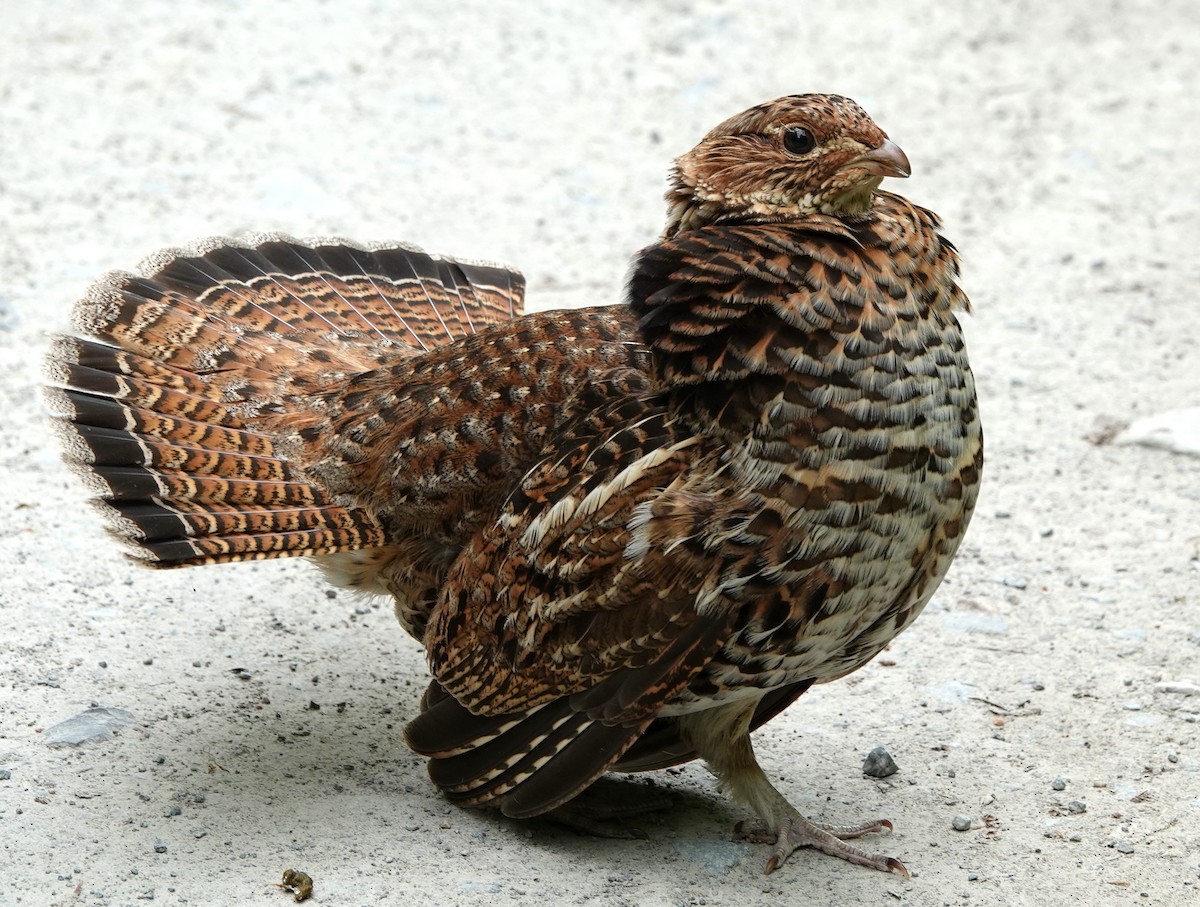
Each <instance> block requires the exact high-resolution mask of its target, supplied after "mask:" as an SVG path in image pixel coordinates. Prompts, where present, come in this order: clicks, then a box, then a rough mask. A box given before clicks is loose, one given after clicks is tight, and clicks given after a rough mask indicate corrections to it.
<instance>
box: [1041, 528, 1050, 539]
mask: <svg viewBox="0 0 1200 907" xmlns="http://www.w3.org/2000/svg"><path fill="white" fill-rule="evenodd" d="M1039 535H1041V537H1042V538H1044V539H1048V538H1050V536H1052V535H1054V530H1053V529H1052V528H1051V527H1049V526H1047V527H1046V528H1045V529H1043V530H1042V531H1041V532H1040V533H1039Z"/></svg>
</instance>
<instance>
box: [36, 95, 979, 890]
mask: <svg viewBox="0 0 1200 907" xmlns="http://www.w3.org/2000/svg"><path fill="white" fill-rule="evenodd" d="M909 174H910V164H909V162H908V159H907V157H906V156H905V154H904V152H903V151H902V150H901V149H900V147H899V146H898V145H897V144H896V143H895V142H893V141H892V140H891V139H889V138H888V136H887V134H886V133H885V132H883V130H882V129H880V127H879V126H877V125H876V124H875V122H874V121H873V120H872V119H871V117H870V116H869V115H868V114H867V113H866V112H865V111H864V110H863V109H862V108H861V107H859V106H858V104H856V103H855V102H853V101H852V100H850V99H848V98H845V97H842V96H839V95H831V94H800V95H790V96H786V97H782V98H779V99H777V100H773V101H769V102H766V103H763V104H759V105H757V106H755V107H751V108H749V109H748V110H745V111H744V112H742V113H739V114H737V115H735V116H733V117H731V118H729V119H727V120H726V121H724V122H722V123H721V124H720V125H718V126H717V127H716V128H714V129H713V130H712V131H710V132H709V133H707V135H705V136H704V137H703V138H702V139H701V140H700V141H699V143H698V144H697V145H696V146H695V147H694V148H692V150H690V151H688V152H686V153H684V154H683V155H681V156H680V157H678V158H677V159H676V160H675V162H674V167H673V168H672V169H671V171H670V176H669V184H668V190H667V193H666V202H667V221H666V225H665V228H664V229H663V232H662V234H661V236H660V237H659V238H658V239H657V240H656V241H654V242H653V243H651V244H650V245H648V246H647V247H646V248H644V249H642V250H641V251H639V252H637V253H636V254H635V255H634V256H633V259H632V263H631V266H630V271H629V276H628V278H627V282H626V285H625V289H624V294H623V297H622V298H621V299H619V300H613V301H608V302H607V304H601V305H596V306H593V307H589V308H580V309H570V310H561V311H540V312H534V313H531V314H525V313H524V296H525V281H524V278H523V277H522V275H521V273H520V272H518V271H516V270H514V269H511V268H509V267H507V266H504V265H499V264H494V263H489V262H482V261H474V260H468V259H456V258H452V257H445V256H438V255H434V254H430V253H426V252H424V251H422V250H421V249H419V248H417V247H415V246H410V245H406V244H403V243H381V244H358V243H354V242H351V241H349V240H345V239H339V238H323V239H321V238H319V239H313V240H300V239H295V238H293V237H290V236H287V235H283V234H252V235H249V236H244V237H242V238H240V239H229V238H215V239H210V240H205V241H201V242H199V243H195V244H193V245H191V246H186V247H180V248H171V249H166V250H164V251H162V252H159V253H157V254H156V255H153V256H151V257H150V258H149V259H147V260H146V261H144V262H143V263H142V264H141V266H140V267H139V268H138V269H137V271H136V272H125V271H115V272H110V273H108V274H106V275H104V276H103V277H101V278H100V279H99V280H98V281H96V283H95V284H93V285H92V287H91V288H90V289H89V290H88V291H87V292H86V294H85V295H84V296H83V298H82V299H81V300H80V301H79V302H77V303H76V305H75V308H74V310H73V313H72V320H71V325H72V331H71V333H64V334H60V335H57V336H56V337H55V338H54V339H53V341H52V342H51V345H50V349H49V351H48V353H47V357H46V362H47V382H46V384H47V390H46V395H47V400H48V402H49V406H50V409H51V414H52V415H53V416H54V418H55V419H56V424H57V428H58V433H59V435H60V436H61V438H62V442H63V447H64V454H65V458H66V460H67V461H68V463H69V464H70V465H72V466H73V467H74V468H75V469H76V470H77V471H78V472H79V474H80V475H81V476H83V478H84V481H85V483H86V484H87V486H88V488H89V489H90V490H91V492H92V493H93V495H94V497H95V504H96V506H97V507H98V508H99V509H100V510H101V512H102V513H103V515H104V517H105V518H106V520H107V525H108V527H109V529H110V530H111V532H112V533H113V534H114V535H115V536H116V537H117V538H118V539H119V540H120V541H121V542H122V543H124V544H125V545H126V547H127V548H128V549H129V551H130V553H131V554H132V555H133V556H134V557H136V558H139V559H141V560H142V561H144V562H145V563H147V564H149V565H151V566H156V567H182V566H195V565H207V564H218V563H228V562H236V561H250V560H259V559H266V558H276V557H290V556H307V557H310V558H312V559H313V560H314V561H315V562H316V563H317V564H318V565H319V566H320V567H321V568H322V570H323V571H324V573H325V575H326V577H327V578H328V579H329V580H330V581H332V582H334V583H336V584H338V585H341V586H347V587H350V588H353V589H357V590H360V591H362V592H365V593H372V594H380V595H384V596H387V597H389V598H390V599H391V600H392V602H393V603H394V608H395V613H396V616H397V618H398V619H399V622H400V624H401V625H402V626H403V628H404V629H405V630H406V631H407V632H408V633H409V634H410V635H411V636H412V637H414V638H415V639H416V640H417V642H418V643H420V644H421V645H422V646H423V647H424V651H425V656H426V659H427V662H428V665H429V669H430V672H431V675H432V679H431V681H430V684H429V687H428V689H427V690H426V692H425V694H424V696H423V697H422V699H421V702H420V705H419V711H418V713H417V714H416V715H415V717H413V718H412V720H411V721H410V722H409V723H408V725H407V727H406V734H405V736H406V741H407V743H408V745H409V746H410V747H411V748H412V749H413V750H414V751H415V752H417V753H419V754H422V755H424V756H427V757H428V758H429V762H428V768H429V774H430V776H431V779H432V781H433V783H434V784H435V785H436V786H437V787H438V788H439V789H440V790H441V791H442V792H443V794H444V795H445V796H446V797H447V798H448V799H449V800H450V801H452V802H454V803H458V804H462V805H464V806H479V807H493V808H498V809H499V810H500V811H501V812H502V813H504V814H505V815H507V816H511V817H515V818H529V817H533V816H539V815H543V814H549V815H556V814H559V813H569V811H570V808H571V804H572V802H573V801H574V799H575V798H576V797H577V796H578V795H579V794H580V793H581V792H583V791H585V790H586V789H587V788H588V787H589V786H591V785H592V784H593V783H594V782H596V781H597V780H598V779H599V778H600V777H601V776H603V775H605V774H606V773H608V772H638V771H650V770H654V769H660V768H664V767H668V766H672V765H676V764H679V763H683V762H687V761H689V760H693V759H697V758H699V759H702V760H703V761H704V762H705V763H707V765H708V767H709V768H710V769H711V770H712V772H713V773H714V775H715V777H716V779H717V782H718V787H719V789H720V790H721V791H722V792H724V793H726V794H728V795H729V796H731V797H732V799H733V800H734V801H735V802H737V803H738V804H740V805H741V806H743V807H746V808H748V809H749V810H751V811H752V812H753V813H754V814H755V816H756V819H755V820H754V821H753V822H752V823H749V824H747V825H745V826H744V827H743V829H742V834H743V835H744V836H745V837H747V838H749V839H751V840H755V841H762V842H766V843H767V844H769V845H770V848H771V850H770V855H769V858H768V860H767V862H766V864H765V867H764V868H765V871H767V872H772V871H774V870H775V869H777V868H778V867H779V866H780V865H782V864H783V863H784V862H785V861H786V860H787V859H788V858H789V856H790V855H791V854H793V853H794V852H795V851H796V850H798V849H800V848H805V847H811V848H814V849H816V850H818V851H822V852H824V853H826V854H829V855H832V856H835V857H839V858H842V859H844V860H847V861H849V862H851V863H855V864H860V865H863V866H867V867H872V868H875V869H878V870H882V871H885V872H897V873H900V874H902V875H905V876H907V875H908V871H907V869H906V867H905V865H904V864H903V862H901V861H900V860H899V859H896V858H894V857H889V856H883V855H879V854H875V853H871V852H869V851H867V850H864V849H861V848H860V846H859V843H858V842H857V841H856V839H857V838H860V837H861V836H863V835H866V834H869V833H874V832H880V831H885V830H886V831H890V830H891V829H892V823H891V822H890V821H889V820H887V819H873V820H870V821H866V822H860V823H858V824H850V825H836V824H828V825H826V824H822V823H820V822H817V821H815V820H813V819H810V818H808V817H805V816H803V815H801V813H800V812H799V811H798V810H797V809H796V808H795V807H793V806H792V805H791V804H790V803H789V802H788V800H787V799H786V797H785V796H784V794H783V793H781V792H780V791H779V790H778V789H777V788H776V787H775V786H774V785H773V784H772V783H771V781H770V780H769V779H768V777H767V775H766V773H765V772H764V771H763V769H762V768H761V766H760V765H759V762H758V759H757V756H756V755H755V752H754V749H753V747H752V743H751V733H752V732H753V731H755V730H756V729H757V728H759V727H760V726H761V725H763V724H764V723H765V722H767V721H769V720H771V719H772V718H774V717H775V716H777V715H778V714H779V713H780V712H782V711H783V710H784V709H786V708H787V707H789V706H790V705H792V704H793V703H794V702H795V701H796V700H797V699H798V698H799V697H800V696H801V695H802V694H803V693H804V692H805V691H806V690H808V689H809V688H810V687H811V686H812V685H813V684H818V683H828V682H831V681H834V680H837V679H839V678H842V677H845V676H846V675H848V674H850V673H851V672H853V671H856V670H858V669H859V668H861V667H863V666H864V665H866V664H867V663H868V662H870V661H871V660H872V659H873V658H874V657H875V656H876V655H877V654H878V653H879V652H881V651H882V650H883V649H884V648H885V647H886V646H888V644H889V643H890V642H891V641H892V640H893V639H894V638H895V637H896V635H897V634H899V633H900V632H902V631H903V630H904V629H905V628H907V627H908V626H909V625H910V624H911V623H912V622H913V620H914V619H915V618H916V617H917V616H918V614H919V613H920V612H921V610H922V608H923V607H924V606H925V604H926V603H927V602H928V601H929V599H930V597H931V596H932V595H933V593H934V590H935V589H936V588H937V587H938V585H939V583H940V582H941V581H942V579H943V577H944V576H945V574H946V572H947V569H948V568H949V566H950V563H951V561H952V559H953V558H954V556H955V553H956V550H957V549H958V547H959V545H960V543H961V541H962V539H963V536H964V533H965V532H966V530H967V526H968V524H969V521H970V518H971V514H972V511H973V509H974V506H975V501H976V497H977V494H978V488H979V482H980V475H981V469H982V465H983V441H982V431H981V428H980V420H979V412H978V404H977V400H976V393H975V386H974V379H973V377H972V373H971V369H970V365H969V362H968V359H967V354H966V349H965V346H964V339H963V332H962V329H961V326H960V323H959V315H960V314H961V313H964V312H968V311H970V304H969V301H968V299H967V296H966V294H965V292H964V291H963V290H962V288H961V286H960V277H959V263H958V254H957V251H956V249H955V247H954V245H953V244H952V243H951V242H950V241H949V240H948V239H946V238H945V237H944V236H943V235H942V232H941V224H940V221H939V219H938V217H937V216H936V215H935V214H933V213H932V212H931V211H929V210H926V209H924V208H922V207H919V206H918V205H916V204H914V203H912V202H910V201H908V200H907V199H905V198H904V197H902V196H900V195H896V194H893V193H891V192H888V191H885V190H882V189H881V188H880V185H881V183H882V181H883V180H884V179H885V178H888V177H893V178H903V177H907V176H908V175H909Z"/></svg>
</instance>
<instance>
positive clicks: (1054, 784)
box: [1050, 778, 1067, 790]
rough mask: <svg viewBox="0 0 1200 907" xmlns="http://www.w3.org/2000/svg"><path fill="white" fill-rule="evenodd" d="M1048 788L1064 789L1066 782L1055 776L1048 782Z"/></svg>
mask: <svg viewBox="0 0 1200 907" xmlns="http://www.w3.org/2000/svg"><path fill="white" fill-rule="evenodd" d="M1050 789H1051V790H1066V789H1067V782H1066V781H1064V780H1063V779H1062V778H1055V779H1054V780H1053V781H1051V782H1050Z"/></svg>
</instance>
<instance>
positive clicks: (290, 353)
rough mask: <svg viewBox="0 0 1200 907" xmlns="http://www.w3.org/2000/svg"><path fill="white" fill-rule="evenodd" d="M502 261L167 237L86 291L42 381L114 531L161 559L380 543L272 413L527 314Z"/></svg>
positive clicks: (73, 458) (325, 550) (519, 288)
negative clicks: (302, 460)
mask: <svg viewBox="0 0 1200 907" xmlns="http://www.w3.org/2000/svg"><path fill="white" fill-rule="evenodd" d="M523 286H524V285H523V281H522V278H521V276H520V275H519V274H517V273H516V272H514V271H511V270H509V269H507V268H504V267H501V266H498V265H489V264H484V263H471V262H460V261H455V260H453V259H444V258H438V257H435V256H431V255H427V254H425V253H423V252H421V251H420V250H418V249H415V248H411V247H407V246H401V245H390V246H358V245H354V244H351V243H346V242H343V241H339V240H317V241H311V242H304V241H299V240H295V239H292V238H290V237H286V236H282V235H277V234H271V235H262V236H257V237H251V238H249V239H247V240H245V241H241V242H237V241H231V240H227V239H212V240H206V241H204V242H201V243H198V244H196V245H195V246H192V247H189V248H186V249H167V250H164V251H162V252H159V253H157V254H156V255H153V256H151V257H150V258H148V259H147V260H146V261H144V262H143V264H142V265H141V267H140V269H139V273H137V274H131V273H125V272H111V273H109V274H107V275H105V276H104V277H103V278H101V279H100V280H99V281H97V283H96V284H95V285H93V287H92V288H91V289H90V290H89V291H88V293H87V294H86V296H85V297H84V298H83V299H82V300H80V302H79V303H77V305H76V307H75V310H74V313H73V317H72V322H73V325H74V327H75V329H76V330H77V331H78V332H79V333H80V334H81V335H84V336H78V337H59V338H57V339H56V340H55V341H54V343H53V344H52V346H51V348H50V351H49V354H48V356H47V375H48V379H49V383H50V384H51V385H52V387H51V388H50V389H49V390H48V392H47V397H48V400H49V402H50V406H51V409H52V411H53V413H54V414H55V415H56V416H57V417H58V420H59V422H60V425H61V428H62V431H61V434H62V436H63V440H64V445H65V448H66V456H67V459H68V461H69V462H71V464H72V465H73V466H74V467H75V468H76V469H77V470H78V471H80V472H81V473H82V474H83V475H84V477H85V481H86V482H87V483H88V485H89V487H90V488H91V489H92V490H93V491H94V493H95V494H96V496H97V498H98V499H99V500H98V505H99V507H100V508H101V510H102V511H103V512H104V513H105V514H106V515H107V516H108V518H109V525H110V528H111V529H112V531H113V532H114V534H116V535H117V536H119V537H120V538H121V539H122V540H123V541H125V542H127V543H129V544H131V545H132V546H133V547H134V549H135V551H134V553H135V554H136V555H137V556H139V557H142V558H145V559H147V560H149V561H150V562H151V563H154V564H157V565H160V566H181V565H188V564H202V563H216V562H222V561H236V560H250V559H257V558H265V557H282V556H289V555H299V554H310V555H325V554H334V553H338V552H345V551H355V550H362V549H372V548H379V547H381V546H383V545H385V544H386V539H385V537H384V533H383V530H382V529H381V527H380V525H379V523H378V522H377V520H376V519H375V518H374V517H373V516H372V515H371V514H370V513H368V512H366V511H363V510H361V509H356V508H353V507H347V506H343V504H342V503H340V502H338V501H335V500H334V499H333V498H332V496H331V495H329V494H328V493H326V492H325V491H324V490H323V489H322V488H321V487H319V485H317V484H314V483H313V482H312V481H310V480H309V479H308V478H307V477H306V475H305V473H304V469H303V464H296V463H291V462H288V461H287V460H286V459H285V458H284V457H283V456H282V455H281V454H280V452H279V450H278V448H277V445H276V441H275V438H274V437H273V436H272V433H271V430H270V428H269V425H268V423H267V422H266V420H265V417H267V416H271V417H274V416H278V415H279V414H286V413H288V412H290V411H291V410H293V409H300V408H303V406H304V405H305V403H306V401H308V400H309V399H310V398H311V397H312V395H313V393H314V392H315V391H316V390H318V389H320V388H323V387H329V386H330V385H331V384H334V383H336V382H339V381H342V380H344V379H345V378H346V376H348V375H351V374H357V373H360V372H363V371H368V370H371V369H374V368H377V367H379V366H380V365H381V364H387V363H394V362H396V361H397V360H400V359H405V358H408V357H411V356H414V355H418V354H420V353H421V352H422V351H425V350H428V349H432V348H433V347H435V346H438V345H440V344H442V343H446V342H448V341H450V340H453V339H457V338H459V337H462V336H465V335H466V334H468V333H471V332H472V331H475V330H477V329H479V328H480V327H482V326H484V325H489V324H495V323H498V322H500V321H504V320H507V319H509V318H511V317H513V316H514V315H516V314H518V313H519V312H520V311H521V305H522V293H523Z"/></svg>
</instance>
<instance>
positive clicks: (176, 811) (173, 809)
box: [163, 803, 183, 819]
mask: <svg viewBox="0 0 1200 907" xmlns="http://www.w3.org/2000/svg"><path fill="white" fill-rule="evenodd" d="M182 813H183V810H182V809H180V808H179V804H177V803H172V804H171V805H170V806H168V807H167V808H166V809H164V810H163V817H164V818H166V819H169V818H171V817H172V816H178V815H180V814H182Z"/></svg>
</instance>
